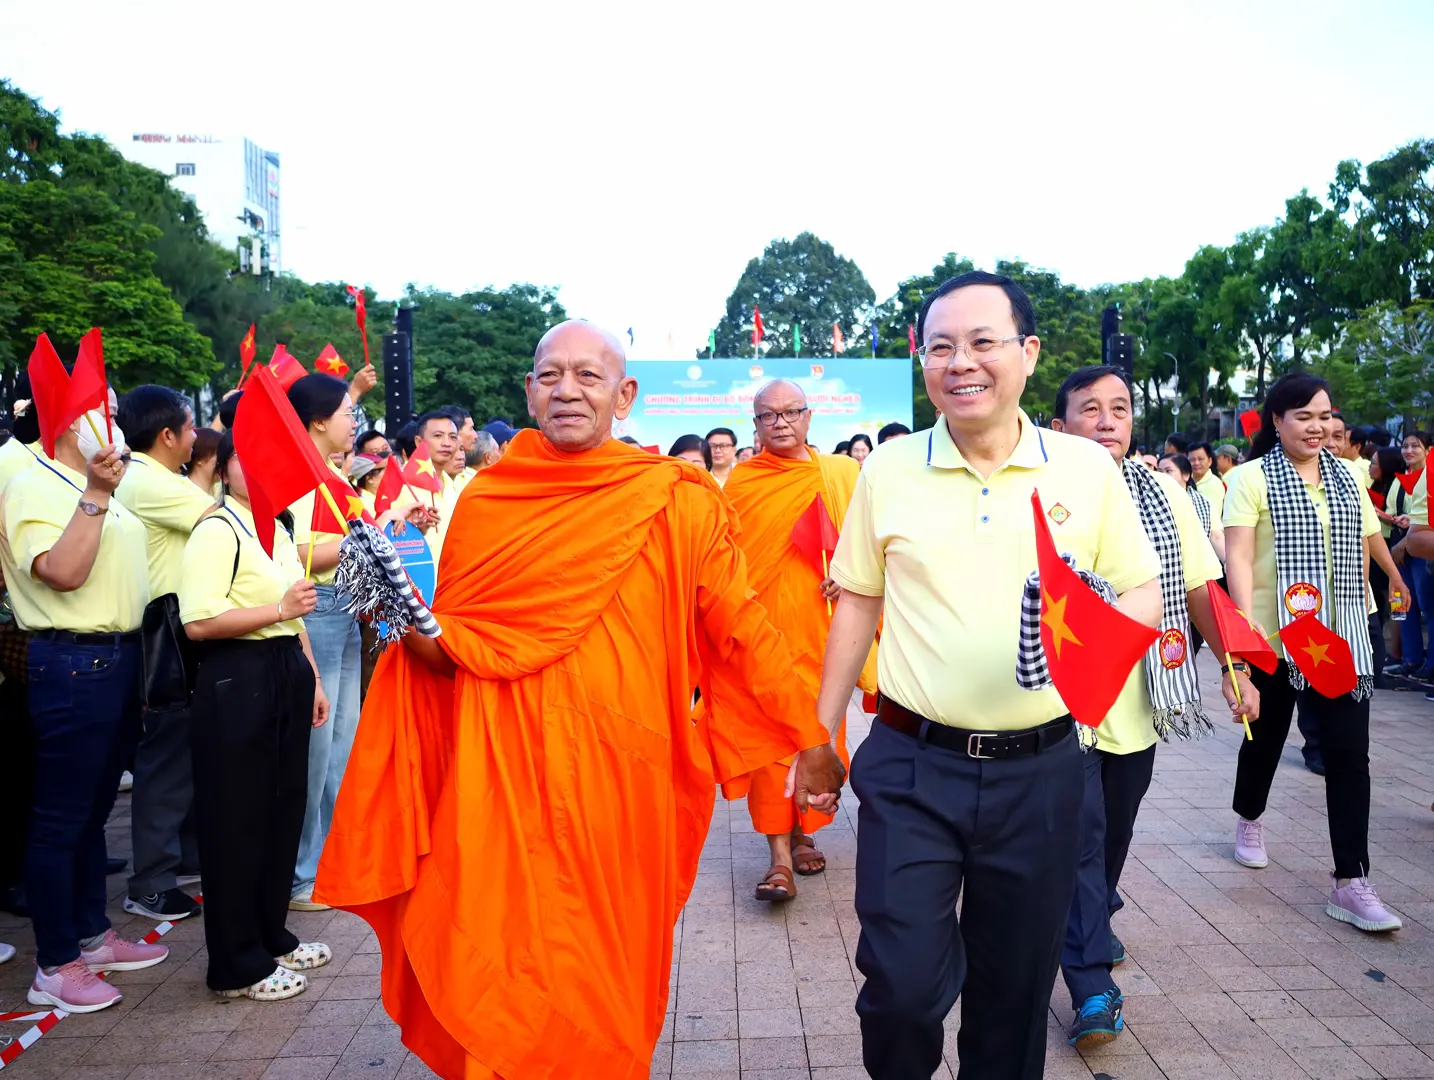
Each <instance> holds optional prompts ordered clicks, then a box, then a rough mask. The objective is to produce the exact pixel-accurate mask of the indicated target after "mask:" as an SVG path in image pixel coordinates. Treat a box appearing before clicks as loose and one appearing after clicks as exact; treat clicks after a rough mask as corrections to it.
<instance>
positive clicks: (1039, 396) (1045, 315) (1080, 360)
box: [996, 260, 1105, 424]
mask: <svg viewBox="0 0 1434 1080" xmlns="http://www.w3.org/2000/svg"><path fill="white" fill-rule="evenodd" d="M996 273H998V274H1005V275H1006V276H1007V277H1009V278H1011V279H1012V280H1013V281H1015V282H1016V284H1017V285H1020V286H1021V288H1023V289H1025V290H1026V295H1027V296H1029V297H1030V298H1031V306H1032V307H1034V308H1035V310H1036V336H1037V337H1039V338H1040V339H1041V357H1040V361H1039V362H1038V363H1037V364H1036V370H1035V372H1034V374H1032V375H1031V377H1030V378H1029V379H1028V380H1027V381H1026V392H1025V393H1024V394H1022V395H1021V408H1023V409H1024V410H1025V411H1026V412H1027V413H1029V414H1030V415H1031V417H1032V418H1033V419H1034V420H1036V422H1037V423H1042V424H1043V423H1048V422H1049V421H1050V418H1051V415H1052V412H1053V411H1054V409H1055V402H1056V391H1057V390H1059V389H1060V385H1061V383H1062V382H1064V381H1065V378H1066V376H1067V375H1069V374H1070V373H1071V372H1073V371H1075V370H1076V368H1080V367H1084V366H1085V365H1087V364H1099V363H1100V362H1101V351H1100V311H1101V308H1102V307H1104V306H1105V304H1104V298H1103V296H1101V295H1100V294H1095V293H1091V292H1087V291H1086V290H1084V289H1081V288H1079V287H1078V286H1075V285H1070V284H1067V283H1065V282H1062V281H1061V279H1060V275H1059V274H1057V273H1055V272H1054V271H1051V270H1037V269H1034V268H1032V267H1031V266H1029V265H1027V264H1026V263H1024V262H1021V261H1019V260H1018V261H1015V262H1006V261H1004V260H1002V261H999V262H997V263H996Z"/></svg>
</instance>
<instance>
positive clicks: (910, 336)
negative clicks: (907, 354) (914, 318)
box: [906, 323, 916, 356]
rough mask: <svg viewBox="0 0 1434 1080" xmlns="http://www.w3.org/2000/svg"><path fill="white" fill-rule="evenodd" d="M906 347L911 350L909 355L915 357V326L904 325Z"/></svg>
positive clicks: (911, 324)
mask: <svg viewBox="0 0 1434 1080" xmlns="http://www.w3.org/2000/svg"><path fill="white" fill-rule="evenodd" d="M906 345H907V348H909V349H910V350H911V355H912V356H915V355H916V324H915V323H907V324H906Z"/></svg>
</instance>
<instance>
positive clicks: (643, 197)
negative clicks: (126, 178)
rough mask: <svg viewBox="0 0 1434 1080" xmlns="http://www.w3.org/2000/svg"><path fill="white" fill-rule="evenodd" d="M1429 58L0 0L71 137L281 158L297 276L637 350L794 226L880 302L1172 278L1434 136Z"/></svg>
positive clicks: (1328, 24) (1403, 47)
mask: <svg viewBox="0 0 1434 1080" xmlns="http://www.w3.org/2000/svg"><path fill="white" fill-rule="evenodd" d="M1430 56H1434V4H1431V3H1429V2H1428V0H1411V2H1407V3H1404V2H1394V0H1387V2H1383V0H1366V2H1364V3H1360V4H1353V3H1349V2H1348V0H1343V2H1340V3H1331V2H1327V0H1259V2H1257V3H1250V2H1248V0H1238V2H1227V0H1200V2H1189V3H1187V2H1183V0H1167V2H1162V3H1148V2H1146V3H1136V2H1132V3H1126V2H1123V0H1111V2H1103V3H1072V2H1069V0H1066V2H1060V3H1045V2H1043V0H1028V2H1026V3H1021V4H998V3H989V2H988V3H985V4H980V5H977V4H972V3H967V2H964V0H934V2H926V0H921V2H902V0H883V2H881V3H864V4H848V3H845V2H843V0H828V2H826V3H805V2H784V0H778V2H773V0H765V2H758V3H749V2H747V0H724V2H723V3H720V4H695V3H687V4H672V3H667V4H656V3H653V4H636V3H624V2H622V0H611V2H609V3H602V4H594V3H591V2H590V0H589V2H587V3H573V2H570V0H549V2H545V3H542V4H518V3H503V4H497V3H492V2H478V3H472V2H468V3H459V2H456V0H450V2H446V3H438V2H432V0H410V2H409V3H406V4H376V3H367V2H362V0H360V2H348V3H343V4H335V3H317V2H314V0H289V2H288V3H285V4H276V5H259V4H249V5H234V4H223V5H219V4H196V3H192V2H190V3H180V2H177V0H127V2H126V3H123V4H112V3H100V2H97V0H46V2H45V3H43V4H21V3H19V2H18V0H0V77H5V78H8V79H10V80H11V81H12V82H13V83H14V84H16V85H17V86H19V87H20V88H21V89H23V90H25V91H26V92H28V93H30V94H32V95H35V96H37V97H39V98H40V99H41V100H42V102H43V104H44V105H45V106H46V107H48V108H51V109H55V110H58V111H59V112H60V114H61V117H62V120H63V122H64V124H65V126H66V129H67V130H84V131H89V132H94V133H98V134H102V135H105V136H107V137H109V138H110V139H112V140H114V141H116V142H123V141H124V140H127V139H128V138H129V135H130V134H131V133H132V132H136V131H187V132H196V133H209V134H215V135H224V136H230V137H234V136H241V135H242V136H247V137H249V138H251V139H253V140H255V141H256V142H258V143H260V144H261V145H263V146H264V147H265V148H267V149H270V150H276V151H278V152H279V153H280V155H281V158H282V175H281V184H282V205H283V217H282V221H283V227H284V235H283V246H284V263H285V268H286V269H288V270H292V271H293V272H295V273H297V274H299V275H300V276H301V277H304V278H306V279H308V280H343V281H351V282H365V283H367V284H369V285H371V286H373V287H374V288H375V289H377V290H378V292H379V294H380V295H381V296H394V295H396V294H398V293H399V292H400V291H401V290H402V289H403V287H404V286H405V284H406V283H408V282H414V283H417V284H418V285H420V286H436V287H438V288H442V289H448V290H452V291H462V290H464V289H468V288H473V287H485V286H497V287H502V286H505V285H508V284H510V283H513V282H533V283H536V284H542V285H550V286H556V287H558V288H559V298H560V300H561V302H562V303H563V305H564V306H565V307H566V308H567V310H568V312H569V313H570V314H572V315H576V316H581V317H583V318H588V319H591V320H593V321H595V322H598V323H600V324H602V325H604V326H606V327H608V328H610V329H612V330H614V331H615V332H618V333H621V332H623V331H624V330H626V328H627V327H629V326H631V327H633V329H634V336H635V344H634V348H633V350H632V353H631V355H632V356H634V357H635V358H655V357H663V356H667V355H669V350H668V345H667V342H668V337H669V334H670V335H671V336H672V339H673V342H674V344H675V355H676V356H692V355H693V353H692V351H691V350H694V349H699V348H702V347H704V346H705V345H706V340H707V331H708V329H709V328H710V327H711V326H713V325H715V323H716V321H717V320H718V319H719V318H720V317H721V315H722V312H723V310H724V308H725V303H726V299H727V296H728V294H729V293H730V292H731V290H732V288H733V286H734V285H735V284H736V281H737V279H738V277H739V276H740V275H741V273H742V270H743V268H744V267H745V265H746V263H747V261H748V260H749V259H750V258H752V257H754V256H756V255H759V254H760V253H761V251H762V249H763V248H764V247H765V246H766V245H767V244H768V243H769V242H770V241H771V240H772V239H774V238H777V237H793V236H796V235H797V234H798V233H800V232H802V231H804V230H810V231H812V232H815V233H816V234H817V235H819V236H821V237H823V238H824V239H826V240H828V241H829V242H831V243H832V244H833V245H834V246H835V248H836V250H837V251H838V252H840V253H841V254H843V255H846V256H848V257H849V258H852V259H854V260H855V261H856V262H857V264H858V265H859V266H860V267H861V268H862V270H863V271H864V272H865V273H866V276H867V278H868V280H869V281H870V282H871V284H872V287H873V288H874V289H875V291H876V294H877V297H878V299H885V298H886V297H887V296H889V295H891V293H892V292H894V290H895V287H896V284H897V283H898V282H899V281H900V280H902V279H903V278H905V277H908V276H911V275H913V274H919V273H926V272H929V271H930V268H931V266H932V265H933V264H935V263H937V262H939V261H940V260H941V258H942V256H943V255H944V253H946V252H947V251H956V252H958V253H960V254H962V255H967V256H970V257H971V258H973V259H974V260H975V261H976V263H977V265H979V266H984V267H990V266H991V265H992V264H993V263H994V262H995V260H997V259H1000V258H1021V259H1025V260H1026V261H1028V262H1029V263H1031V264H1033V265H1036V266H1040V267H1044V268H1047V269H1051V270H1055V271H1057V272H1058V273H1059V274H1060V275H1061V277H1062V278H1063V279H1065V280H1068V281H1072V282H1075V283H1076V284H1079V285H1083V286H1091V285H1096V284H1099V283H1101V282H1108V281H1124V280H1131V279H1139V278H1142V277H1146V276H1154V275H1160V274H1178V273H1179V272H1180V271H1181V269H1182V267H1183V265H1184V262H1185V260H1186V259H1187V258H1188V257H1189V256H1190V255H1191V254H1193V253H1194V252H1195V250H1196V249H1197V248H1198V247H1199V246H1200V245H1202V244H1223V243H1228V242H1229V241H1231V240H1232V239H1233V238H1234V237H1235V235H1236V234H1237V233H1239V232H1240V231H1242V230H1244V229H1247V228H1251V227H1254V226H1257V225H1262V224H1267V223H1270V222H1272V221H1273V220H1274V219H1275V218H1277V217H1278V216H1280V215H1281V213H1282V211H1283V206H1284V200H1285V199H1286V198H1288V197H1289V196H1291V195H1294V194H1296V193H1297V192H1298V191H1299V190H1300V189H1301V188H1306V187H1307V188H1309V189H1310V190H1311V191H1312V192H1313V193H1316V194H1319V195H1321V196H1323V195H1324V193H1325V192H1326V190H1327V186H1328V184H1329V181H1330V179H1331V178H1332V176H1333V174H1334V168H1335V165H1336V164H1337V163H1338V162H1339V161H1340V160H1341V159H1344V158H1356V159H1359V160H1361V161H1369V160H1372V159H1375V158H1378V157H1380V156H1383V155H1384V154H1386V153H1388V152H1389V151H1390V150H1392V149H1394V148H1395V147H1397V146H1399V145H1401V144H1403V143H1405V142H1408V141H1409V140H1410V139H1413V138H1417V137H1430V136H1434V65H1431V64H1430V63H1429V57H1430ZM420 323H421V316H420ZM415 333H416V337H418V338H420V339H421V325H420V326H418V327H416V331H415Z"/></svg>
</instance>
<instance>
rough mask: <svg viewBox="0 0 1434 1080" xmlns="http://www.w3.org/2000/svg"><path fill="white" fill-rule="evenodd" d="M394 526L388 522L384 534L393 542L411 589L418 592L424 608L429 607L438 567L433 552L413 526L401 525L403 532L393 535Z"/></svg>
mask: <svg viewBox="0 0 1434 1080" xmlns="http://www.w3.org/2000/svg"><path fill="white" fill-rule="evenodd" d="M395 524H396V523H395V522H389V523H388V524H387V525H385V526H384V527H383V531H384V534H385V535H386V536H387V537H388V538H389V539H390V540H392V541H393V550H394V551H396V552H398V557H399V558H400V559H401V560H403V568H404V570H406V571H407V572H408V579H409V580H410V581H412V582H413V587H414V588H415V589H417V590H418V595H419V598H420V599H422V601H423V603H424V605H425V606H431V605H432V604H433V593H434V590H435V589H436V588H437V587H438V566H437V564H435V563H434V561H433V551H432V550H431V549H430V548H429V546H428V541H427V540H425V539H424V537H423V534H422V533H421V532H419V531H418V529H417V528H416V527H415V526H413V525H407V524H406V523H402V524H404V526H405V527H404V530H403V532H401V533H399V534H397V535H395V534H394V531H393V528H394V525H395Z"/></svg>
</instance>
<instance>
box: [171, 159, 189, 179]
mask: <svg viewBox="0 0 1434 1080" xmlns="http://www.w3.org/2000/svg"><path fill="white" fill-rule="evenodd" d="M174 175H175V176H193V175H194V162H192V161H181V162H180V163H179V164H178V165H176V166H175V167H174Z"/></svg>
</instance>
